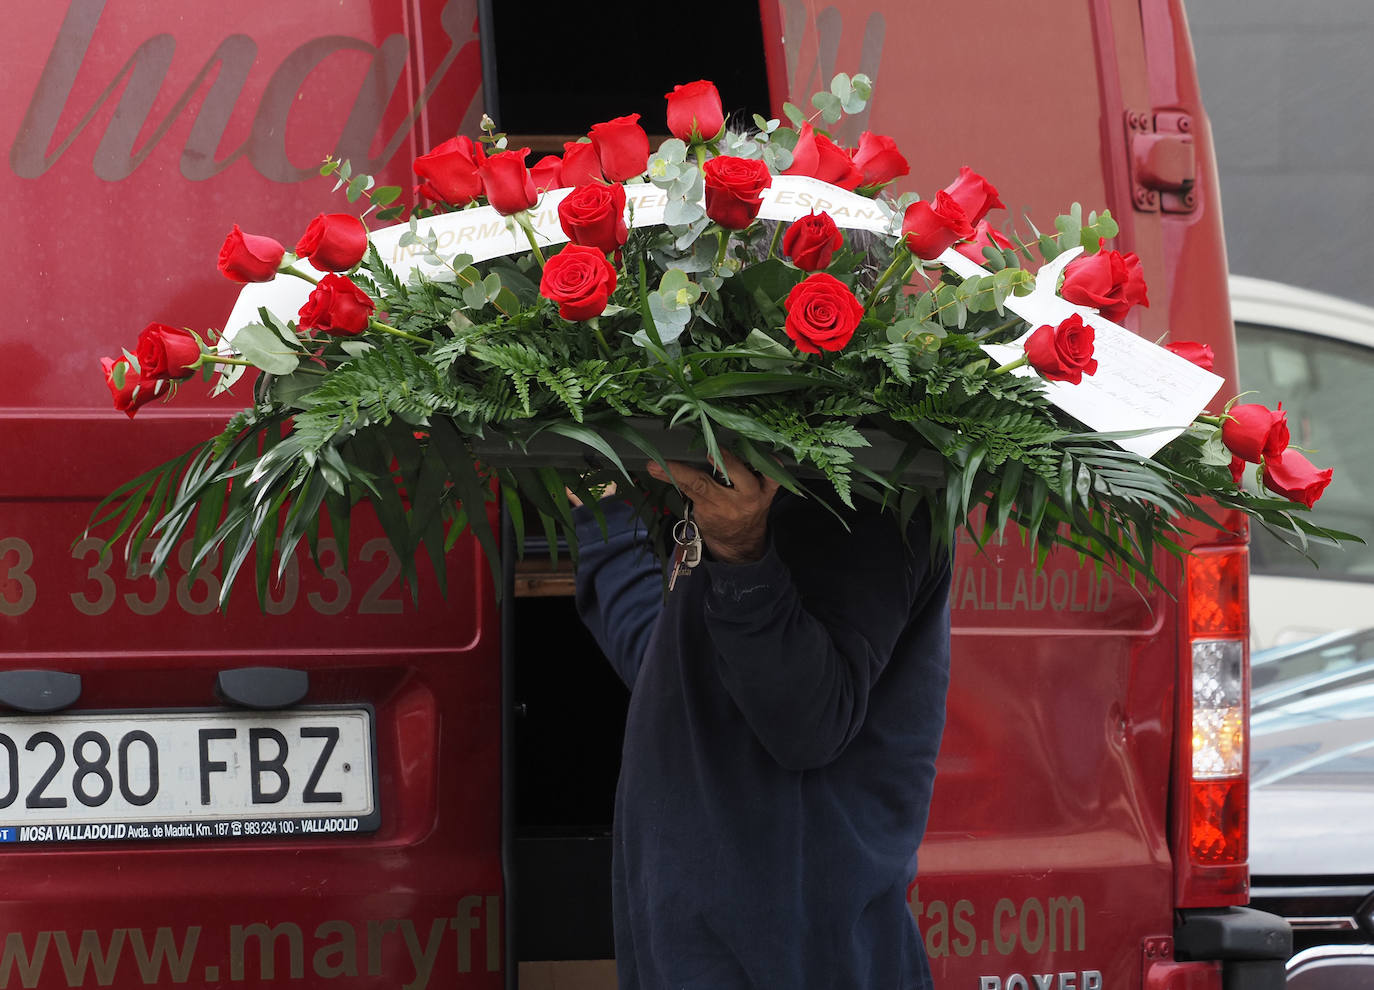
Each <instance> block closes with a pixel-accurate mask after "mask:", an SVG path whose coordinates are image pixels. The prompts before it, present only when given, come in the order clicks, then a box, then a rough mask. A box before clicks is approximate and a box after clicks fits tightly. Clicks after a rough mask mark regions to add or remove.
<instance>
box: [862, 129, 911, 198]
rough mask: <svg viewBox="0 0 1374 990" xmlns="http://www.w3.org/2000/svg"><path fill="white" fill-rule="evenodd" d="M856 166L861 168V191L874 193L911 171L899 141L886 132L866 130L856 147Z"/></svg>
mask: <svg viewBox="0 0 1374 990" xmlns="http://www.w3.org/2000/svg"><path fill="white" fill-rule="evenodd" d="M853 159H854V167H855V168H857V169H858V170H859V172H860V173H861V177H860V179H859V191H860V192H863V193H867V194H869V195H872V194H873V193H875V192H877V191H878V190H879V189H881V188H882V187H883V186H885V185H887V184H888V183H889V182H892V181H894V180H896V179H899V178H901V177H902V176H904V175H907V174H909V173H910V172H911V166H910V165H909V164H908V163H907V160H906V158H905V157H904V156H903V155H902V153H901V152H900V151H898V150H897V142H896V141H894V140H892V138H890V137H888V136H887V135H886V134H873V133H871V132H869V131H864V132H863V133H862V134H860V135H859V146H858V147H857V148H855V149H854V154H853Z"/></svg>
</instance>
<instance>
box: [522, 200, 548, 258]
mask: <svg viewBox="0 0 1374 990" xmlns="http://www.w3.org/2000/svg"><path fill="white" fill-rule="evenodd" d="M515 222H516V223H518V224H519V225H520V229H521V230H523V231H524V232H525V236H526V237H527V238H528V239H529V242H530V247H531V248H533V249H534V256H535V258H536V259H537V260H538V261H539V267H540V268H543V267H544V264H545V262H544V252H543V251H540V250H539V242H538V241H537V240H535V238H534V228H533V227H532V226H530V215H529V211H528V210H521V211H520V212H519V213H517V214H515Z"/></svg>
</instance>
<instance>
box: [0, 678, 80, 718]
mask: <svg viewBox="0 0 1374 990" xmlns="http://www.w3.org/2000/svg"><path fill="white" fill-rule="evenodd" d="M80 697H81V675H80V674H70V673H67V672H66V671H62V670H4V671H0V705H4V706H5V707H6V708H13V709H15V710H16V711H21V712H32V713H34V714H43V713H46V712H58V711H61V710H62V709H64V708H70V707H71V706H72V705H74V704H76V699H78V698H80Z"/></svg>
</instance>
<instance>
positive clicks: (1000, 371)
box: [992, 354, 1030, 375]
mask: <svg viewBox="0 0 1374 990" xmlns="http://www.w3.org/2000/svg"><path fill="white" fill-rule="evenodd" d="M1029 363H1030V362H1029V359H1028V358H1027V357H1026V355H1024V354H1022V355H1021V356H1020V357H1019V358H1017V359H1016V360H1015V361H1008V362H1007V363H1006V364H1004V365H1002V367H1000V368H994V369H993V370H992V373H993V374H994V375H1005V374H1006V373H1007V372H1008V371H1011V370H1012V369H1013V368H1024V367H1025V366H1026V365H1027V364H1029Z"/></svg>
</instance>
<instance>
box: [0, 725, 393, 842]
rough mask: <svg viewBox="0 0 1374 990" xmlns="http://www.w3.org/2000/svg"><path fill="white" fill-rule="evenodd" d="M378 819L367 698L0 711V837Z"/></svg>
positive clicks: (164, 833)
mask: <svg viewBox="0 0 1374 990" xmlns="http://www.w3.org/2000/svg"><path fill="white" fill-rule="evenodd" d="M379 823H380V813H379V808H378V802H377V785H376V752H375V744H374V740H373V728H372V712H371V711H370V710H369V709H367V708H312V709H293V710H291V711H286V712H187V711H157V712H114V713H104V714H87V713H84V712H83V713H80V714H73V715H41V716H39V715H25V716H10V717H5V718H0V844H6V843H30V842H71V841H86V840H120V839H124V840H129V839H175V838H198V839H218V838H244V837H263V836H270V837H283V836H285V837H291V836H311V837H314V836H323V835H338V834H348V833H357V832H367V831H374V830H375V829H376V828H377V827H378V825H379Z"/></svg>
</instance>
